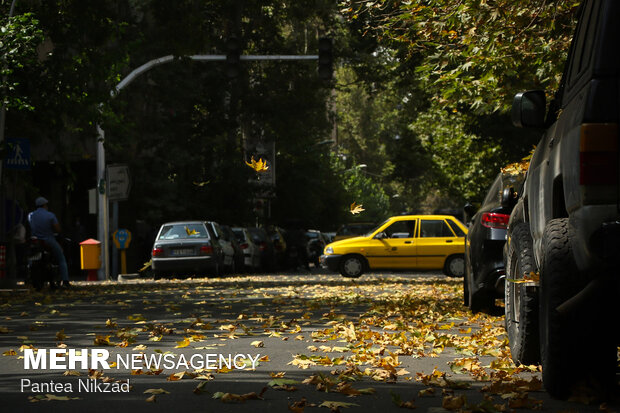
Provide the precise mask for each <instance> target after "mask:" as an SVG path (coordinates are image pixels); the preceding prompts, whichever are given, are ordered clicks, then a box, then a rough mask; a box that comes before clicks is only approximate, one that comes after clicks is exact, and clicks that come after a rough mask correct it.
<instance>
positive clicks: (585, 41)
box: [567, 1, 600, 87]
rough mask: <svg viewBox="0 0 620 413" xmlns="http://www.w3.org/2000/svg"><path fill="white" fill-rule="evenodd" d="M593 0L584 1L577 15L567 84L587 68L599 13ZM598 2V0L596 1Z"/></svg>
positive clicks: (573, 81)
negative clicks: (576, 26) (577, 19)
mask: <svg viewBox="0 0 620 413" xmlns="http://www.w3.org/2000/svg"><path fill="white" fill-rule="evenodd" d="M595 3H597V2H594V1H590V2H587V3H584V10H583V11H582V13H581V16H580V17H579V25H578V29H577V32H576V33H575V37H574V39H573V44H572V48H573V49H572V50H571V58H570V59H571V60H570V63H569V64H570V66H569V69H568V72H567V74H568V82H567V83H568V86H569V87H572V86H573V85H574V84H575V83H576V82H577V81H578V80H579V78H580V77H581V75H582V74H583V73H584V72H585V71H586V70H587V69H588V67H589V63H590V60H592V59H591V58H592V51H593V50H594V39H595V37H596V27H597V20H598V14H599V9H600V8H599V7H598V5H597V6H595ZM598 3H600V2H598Z"/></svg>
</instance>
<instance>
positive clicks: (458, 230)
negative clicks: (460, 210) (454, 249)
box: [446, 219, 465, 237]
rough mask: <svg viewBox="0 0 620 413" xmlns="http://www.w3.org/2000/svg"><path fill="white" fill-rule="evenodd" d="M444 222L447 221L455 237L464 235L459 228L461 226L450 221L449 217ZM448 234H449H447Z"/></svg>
mask: <svg viewBox="0 0 620 413" xmlns="http://www.w3.org/2000/svg"><path fill="white" fill-rule="evenodd" d="M446 222H448V225H450V228H452V231H454V233H455V234H456V236H457V237H464V236H465V231H463V230H462V229H461V227H459V226H458V225H457V224H456V222H454V221H452V220H451V219H448V220H447V221H446ZM448 236H450V235H448Z"/></svg>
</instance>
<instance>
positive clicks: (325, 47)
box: [319, 37, 334, 80]
mask: <svg viewBox="0 0 620 413" xmlns="http://www.w3.org/2000/svg"><path fill="white" fill-rule="evenodd" d="M333 72H334V62H333V54H332V39H331V38H329V37H321V38H320V39H319V77H320V78H321V79H323V80H331V78H332V74H333Z"/></svg>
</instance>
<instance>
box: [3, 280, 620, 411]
mask: <svg viewBox="0 0 620 413" xmlns="http://www.w3.org/2000/svg"><path fill="white" fill-rule="evenodd" d="M460 288H461V287H460V280H456V279H449V278H446V277H444V276H443V275H439V274H429V273H424V274H409V273H396V274H368V275H364V276H363V277H362V278H360V279H358V280H348V279H344V278H342V277H340V275H336V274H318V273H304V274H274V275H249V276H245V275H239V276H229V277H223V278H212V279H197V280H191V279H190V280H171V281H168V280H166V281H162V280H159V281H153V280H135V281H128V282H95V283H88V282H78V283H76V288H74V289H73V290H72V291H68V292H66V291H60V292H54V293H49V292H44V293H34V292H30V291H27V290H12V291H7V290H4V291H0V310H1V312H0V353H1V354H2V355H1V356H0V400H1V403H2V407H0V410H1V411H14V410H15V411H45V412H47V411H49V412H53V411H63V412H71V411H76V412H77V411H80V412H81V411H93V412H99V411H102V412H103V411H105V412H109V411H114V410H121V409H122V410H123V411H127V410H131V411H135V412H142V411H144V412H147V411H148V412H152V411H191V412H193V411H207V412H210V411H214V412H215V411H217V412H237V411H239V412H244V411H247V412H256V411H269V412H288V411H296V412H302V411H305V412H312V411H317V412H320V411H329V410H328V409H326V407H331V409H332V411H338V410H339V411H342V412H366V411H372V410H378V411H381V412H390V411H402V410H403V409H407V408H410V407H412V406H415V407H416V410H417V411H434V412H443V411H459V409H461V410H463V411H464V410H469V411H486V412H490V411H511V410H515V411H522V410H523V411H525V410H527V409H521V408H520V407H519V406H521V407H527V408H528V409H529V408H542V409H543V410H545V411H565V412H588V411H600V410H599V408H600V403H599V402H596V401H593V400H592V399H590V398H589V397H588V396H587V395H577V396H576V397H575V398H574V400H572V401H557V400H552V399H550V398H549V397H548V395H547V394H546V393H545V392H544V391H543V390H541V389H540V385H539V382H538V379H540V372H539V371H538V368H537V367H536V366H529V367H527V368H526V367H522V368H521V369H517V368H516V366H514V365H510V363H509V362H508V361H507V360H508V355H507V353H506V351H507V350H506V348H507V347H506V340H505V336H504V334H503V319H502V318H501V317H493V316H488V315H477V316H472V315H471V314H469V313H467V312H466V311H464V309H463V308H462V306H461V305H460V294H461V293H460V291H461V290H460ZM33 349H38V353H35V352H34V351H32V350H33ZM50 349H64V350H67V351H72V352H73V351H78V353H76V354H74V355H75V356H77V357H76V360H75V363H76V365H75V366H70V365H69V357H66V358H65V357H63V355H62V354H61V355H60V356H57V358H56V359H55V362H56V364H57V366H56V367H57V368H56V369H51V368H50V363H51V362H52V358H53V357H52V356H51V355H50V353H49V351H45V352H42V351H41V350H50ZM94 349H97V350H99V349H101V350H102V351H107V352H108V357H107V358H106V359H105V361H106V362H107V363H108V365H107V366H105V365H104V364H99V365H97V366H95V367H97V368H96V369H94V370H90V371H89V368H87V367H89V366H84V365H82V362H83V361H82V360H84V361H88V362H90V361H91V359H86V357H84V356H85V355H86V354H87V353H88V352H89V351H92V350H94ZM41 353H42V354H43V355H46V356H49V357H47V358H46V361H47V365H46V366H45V368H42V364H41V363H42V361H43V360H42V359H41V358H39V359H37V356H40V354H41ZM144 356H146V357H147V359H148V360H150V361H152V362H153V363H155V360H157V358H158V357H161V360H162V363H163V362H164V361H165V362H167V364H166V365H160V366H159V368H157V367H156V366H155V365H154V364H150V365H149V366H147V365H146V364H145V362H144V359H143V357H144ZM166 356H167V358H166ZM235 356H237V359H235ZM80 357H82V358H80ZM229 357H230V360H229ZM257 360H258V361H257ZM26 361H28V363H29V364H30V365H29V367H31V368H30V369H26ZM132 361H133V363H134V365H132V364H131V363H132ZM235 361H236V364H235ZM37 362H38V363H39V364H38V366H37V368H33V367H34V364H36V363H37ZM113 362H117V364H116V365H114V363H113ZM220 362H221V363H222V364H220ZM227 362H232V363H233V365H230V368H228V367H229V366H228V365H227ZM253 363H254V364H253ZM105 367H107V368H105ZM252 367H254V368H252ZM433 372H434V373H433ZM444 373H445V375H444ZM304 381H305V382H304ZM442 406H443V407H442ZM603 408H608V409H609V411H620V409H619V408H618V404H617V403H615V404H611V405H608V406H603ZM502 409H503V410H502Z"/></svg>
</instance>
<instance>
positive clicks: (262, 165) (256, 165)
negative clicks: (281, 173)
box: [245, 156, 269, 172]
mask: <svg viewBox="0 0 620 413" xmlns="http://www.w3.org/2000/svg"><path fill="white" fill-rule="evenodd" d="M245 164H246V165H247V166H249V167H250V168H252V169H254V170H255V171H256V172H265V171H266V170H267V169H269V167H268V166H267V161H266V160H263V158H259V159H258V161H256V160H254V156H252V159H251V160H250V162H248V161H245Z"/></svg>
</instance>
